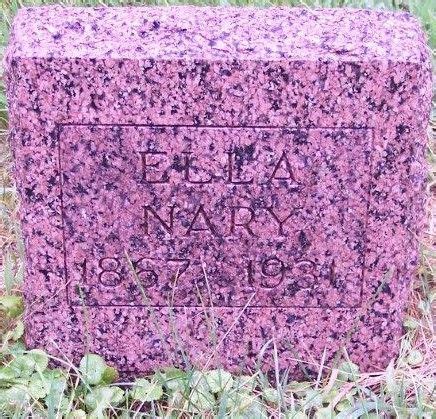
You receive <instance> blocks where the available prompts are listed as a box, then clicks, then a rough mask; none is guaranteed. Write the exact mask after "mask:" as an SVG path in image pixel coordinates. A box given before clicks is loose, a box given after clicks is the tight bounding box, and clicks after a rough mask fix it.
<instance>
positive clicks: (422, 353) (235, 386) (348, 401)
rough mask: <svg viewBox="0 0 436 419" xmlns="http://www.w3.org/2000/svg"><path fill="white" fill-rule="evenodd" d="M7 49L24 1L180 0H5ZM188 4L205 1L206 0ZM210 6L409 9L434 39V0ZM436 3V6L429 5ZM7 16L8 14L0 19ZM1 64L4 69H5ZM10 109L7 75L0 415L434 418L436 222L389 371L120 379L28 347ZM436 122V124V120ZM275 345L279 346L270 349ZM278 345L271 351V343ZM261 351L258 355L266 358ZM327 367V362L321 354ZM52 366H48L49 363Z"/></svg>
mask: <svg viewBox="0 0 436 419" xmlns="http://www.w3.org/2000/svg"><path fill="white" fill-rule="evenodd" d="M0 1H1V2H2V3H1V5H0V10H1V12H2V13H1V14H0V19H1V20H0V54H1V52H2V50H3V48H4V45H5V43H6V39H7V33H8V29H9V26H10V23H11V20H12V17H13V15H14V14H15V12H16V10H17V9H18V8H19V7H21V6H22V5H29V4H36V5H40V4H49V3H62V4H69V5H102V4H103V3H105V4H108V5H118V4H122V5H126V4H174V3H182V2H178V1H177V2H173V1H172V0H170V1H156V2H153V1H151V2H140V1H123V0H105V1H104V2H103V1H102V0H66V1H63V2H56V1H44V0H31V1H25V0H0ZM189 3H194V4H205V2H204V1H192V2H189ZM208 4H217V5H218V4H221V5H228V4H233V5H245V4H252V5H257V6H268V5H272V4H280V5H301V4H303V5H307V6H329V7H330V6H359V7H386V8H403V9H404V8H407V9H409V10H410V11H412V12H413V13H415V14H416V15H417V16H418V17H419V18H420V19H421V20H422V22H423V25H424V26H425V28H426V30H427V31H428V34H429V43H430V45H431V46H432V47H433V48H434V47H435V46H436V30H435V25H436V23H435V9H434V0H416V1H409V2H406V1H395V0H393V1H377V0H373V1H371V0H367V1H364V0H362V1H359V0H356V1H347V0H342V1H341V0H330V1H327V0H326V1H309V0H307V1H305V2H304V1H292V0H289V1H280V0H278V1H272V2H270V1H265V0H259V1H256V0H254V1H250V0H249V1H246V0H235V1H226V0H222V1H215V0H211V1H209V2H208ZM432 5H433V8H432ZM2 16H3V19H2V18H1V17H2ZM1 71H2V70H1V67H0V77H1ZM6 128H7V114H6V99H5V94H4V87H3V85H2V84H1V83H0V246H1V249H2V251H1V253H0V266H2V275H3V284H4V290H3V292H2V295H1V296H0V330H1V349H0V415H1V416H2V417H16V418H21V417H23V418H24V417H30V416H31V417H48V418H54V417H68V418H85V417H91V418H102V417H114V416H117V417H157V416H159V417H168V418H173V417H174V418H175V417H194V416H196V417H215V416H217V417H225V416H226V417H227V416H230V417H235V418H236V417H237V418H242V417H244V418H262V417H268V416H271V417H283V418H305V417H317V418H331V417H339V418H350V417H351V418H357V417H367V418H370V417H395V416H396V417H416V418H430V417H434V415H435V414H436V405H435V377H436V362H435V358H436V357H435V352H436V351H435V347H434V328H433V318H432V303H433V302H434V300H435V296H436V295H435V290H434V279H435V269H436V263H435V262H436V252H435V250H434V247H433V245H434V234H435V231H434V226H432V222H430V223H429V231H428V232H427V235H426V237H425V238H424V241H423V242H422V258H421V265H420V268H419V275H418V279H417V281H416V283H415V284H414V288H413V291H412V295H411V298H410V304H409V309H408V312H407V316H406V317H405V321H404V327H405V333H404V336H403V338H402V341H401V351H400V355H399V357H398V359H397V360H396V361H395V362H391V364H390V365H389V367H388V368H387V369H386V370H385V371H379V372H375V373H361V372H359V371H358V368H357V366H355V365H354V364H352V363H351V362H349V360H348V359H347V354H346V353H343V354H342V358H341V360H340V361H339V362H338V364H337V365H335V366H334V367H333V368H332V369H331V370H328V373H327V375H321V374H320V375H319V377H318V378H317V379H316V380H313V381H307V382H293V381H289V380H288V379H287V377H286V376H281V375H280V374H279V373H277V374H276V375H275V376H274V377H273V380H269V379H268V378H267V377H265V376H264V375H263V374H262V373H261V372H260V371H256V372H254V373H253V374H252V375H250V376H232V375H231V374H229V373H228V372H226V371H222V370H212V371H198V370H193V369H190V368H188V369H187V370H185V371H181V370H177V369H167V370H164V371H156V372H155V374H153V375H151V376H149V377H143V378H139V379H137V380H136V381H135V382H132V383H123V382H120V381H119V378H118V377H117V373H116V371H114V370H113V369H112V368H110V367H108V366H107V365H106V363H105V361H104V360H103V359H101V358H100V357H98V356H96V355H92V354H90V355H87V356H86V357H85V358H84V359H82V362H81V363H80V365H79V366H75V365H73V364H72V363H71V362H70V361H69V360H68V359H54V361H56V362H57V364H58V365H59V368H53V367H49V366H48V365H49V362H48V361H49V359H50V357H49V356H48V355H47V354H46V353H44V352H43V351H40V350H32V351H28V350H26V348H25V347H24V345H23V343H22V335H23V331H24V326H23V323H22V320H21V316H22V314H21V313H22V299H21V296H20V284H21V283H22V276H23V246H22V241H21V235H20V230H19V224H18V221H17V214H16V211H17V197H16V193H15V188H14V185H13V181H12V179H11V175H10V162H11V157H10V152H9V148H8V145H7V142H6ZM433 128H434V129H435V128H436V126H435V125H433ZM432 150H433V149H429V152H428V156H429V162H430V165H431V171H430V176H429V183H428V189H429V193H430V194H431V193H434V192H435V190H436V176H435V175H436V155H435V154H434V152H433V151H432ZM273 349H274V348H273ZM273 352H274V350H273ZM261 355H262V354H259V362H261ZM319 363H320V365H319V368H320V370H321V368H322V360H319ZM50 365H51V364H50Z"/></svg>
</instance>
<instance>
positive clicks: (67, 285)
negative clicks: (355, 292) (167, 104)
mask: <svg viewBox="0 0 436 419" xmlns="http://www.w3.org/2000/svg"><path fill="white" fill-rule="evenodd" d="M64 126H65V127H68V126H73V127H80V126H84V127H93V126H96V127H135V128H136V127H144V128H178V127H180V128H191V129H199V128H203V129H208V128H212V129H213V128H223V129H236V128H239V129H244V128H247V129H253V128H257V129H272V130H273V129H289V130H307V131H309V130H332V131H335V130H365V131H367V132H368V141H369V143H370V149H371V150H372V149H373V141H374V129H373V128H372V127H342V126H338V127H318V126H317V127H302V126H298V127H292V126H270V125H250V126H232V125H183V124H180V125H173V124H169V125H162V124H160V125H150V124H79V123H77V124H76V123H71V124H56V136H57V142H58V168H59V173H60V176H59V187H60V202H61V219H62V235H63V243H62V247H63V250H62V251H63V262H64V269H65V288H66V296H67V303H68V304H69V305H70V306H71V307H77V306H81V305H83V306H87V307H92V308H94V307H113V308H117V307H119V308H123V307H124V308H135V307H138V308H144V307H148V306H150V307H156V308H159V307H168V305H162V304H149V305H148V304H86V303H83V304H79V303H76V304H75V303H73V302H72V300H71V297H70V292H71V291H70V283H69V280H68V265H67V252H66V241H65V223H64V218H65V208H64V198H63V195H64V192H63V169H62V151H61V136H60V128H61V127H64ZM372 169H373V168H372V153H371V154H370V156H369V173H368V184H367V185H366V189H367V190H366V195H367V201H366V209H365V216H364V240H363V242H364V256H363V262H362V271H361V275H360V278H359V279H360V281H361V285H360V299H359V303H358V304H355V305H350V306H341V305H339V306H332V307H324V306H318V305H317V306H306V305H305V306H301V305H296V304H295V305H280V306H273V305H249V306H248V307H249V308H298V307H303V308H311V309H327V308H328V309H335V308H340V309H346V310H347V309H356V308H359V307H361V306H362V292H363V288H364V282H365V265H366V258H365V253H366V246H367V236H366V233H367V225H368V215H369V205H370V188H371V184H372V183H373V171H372ZM185 306H186V307H189V308H200V307H201V308H204V307H203V306H197V305H185V304H183V305H177V304H174V305H172V307H174V308H177V307H185ZM216 307H217V308H241V307H244V305H219V306H216Z"/></svg>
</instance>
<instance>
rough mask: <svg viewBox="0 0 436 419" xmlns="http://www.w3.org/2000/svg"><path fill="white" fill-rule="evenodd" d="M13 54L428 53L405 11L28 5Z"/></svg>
mask: <svg viewBox="0 0 436 419" xmlns="http://www.w3.org/2000/svg"><path fill="white" fill-rule="evenodd" d="M9 48H10V49H9V54H10V55H11V56H13V57H54V58H97V59H101V58H123V59H148V58H154V59H163V60H174V59H206V60H221V59H229V58H230V59H232V58H238V59H240V60H241V59H242V60H262V59H267V60H281V59H286V60H299V59H303V60H305V61H307V60H317V59H319V58H323V59H331V60H343V61H361V60H389V61H396V62H412V63H420V62H422V61H424V60H425V59H426V57H427V55H428V49H427V47H426V44H425V35H424V34H423V32H422V30H421V27H420V24H419V23H418V21H417V20H416V19H415V18H414V17H412V16H411V15H409V14H407V13H402V12H397V13H392V12H386V11H375V10H359V9H317V10H310V9H306V8H267V9H260V8H234V7H216V8H211V7H203V8H198V7H192V6H176V7H134V8H133V7H125V8H102V7H101V8H79V7H75V8H72V7H62V6H49V7H30V8H22V9H20V11H19V12H18V15H17V17H16V19H15V21H14V26H13V35H12V39H11V42H10V47H9Z"/></svg>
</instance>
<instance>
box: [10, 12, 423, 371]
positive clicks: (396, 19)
mask: <svg viewBox="0 0 436 419" xmlns="http://www.w3.org/2000/svg"><path fill="white" fill-rule="evenodd" d="M6 65H7V77H8V99H9V112H10V124H11V130H10V139H11V144H12V146H13V152H14V157H15V177H16V181H17V186H18V190H19V193H20V196H21V223H22V230H23V234H24V240H25V248H26V282H25V297H26V302H27V314H26V341H27V343H28V345H29V346H30V347H44V348H46V349H47V350H48V351H49V352H50V353H52V354H56V355H62V356H68V357H72V358H73V359H75V360H77V359H78V358H79V357H80V356H81V355H82V354H83V353H84V352H85V351H91V352H95V353H99V354H101V355H103V356H104V357H105V358H106V359H107V360H108V361H109V362H110V363H112V364H114V365H116V366H118V368H119V369H120V370H121V371H122V372H123V373H126V374H127V373H129V374H131V373H134V374H136V373H141V372H146V371H150V370H152V369H155V368H158V367H163V366H167V365H183V364H186V363H187V362H191V363H193V364H194V365H198V366H206V367H212V366H214V365H221V366H223V367H225V368H228V369H230V370H233V371H235V370H244V369H245V370H246V369H248V368H252V367H253V365H254V363H255V361H256V359H257V356H258V354H259V353H260V352H261V350H262V348H263V347H264V346H265V345H266V346H265V348H267V349H266V350H265V354H264V357H265V360H264V361H263V364H264V366H265V368H266V369H267V368H268V366H269V365H273V363H274V360H273V359H272V357H271V356H270V354H271V352H272V348H274V346H275V348H276V349H277V352H278V358H279V365H280V368H290V370H291V373H292V374H293V375H294V376H296V377H297V376H299V375H300V374H301V371H302V370H303V369H304V370H306V371H308V372H309V373H310V372H311V371H318V365H319V363H320V362H321V359H322V357H323V354H324V351H325V354H324V356H325V358H324V359H325V362H326V363H328V362H331V361H332V359H333V358H334V357H335V354H336V353H337V352H338V351H341V350H343V349H341V348H345V349H346V351H347V353H348V355H349V357H350V358H351V359H352V360H353V361H355V362H357V363H358V364H359V365H360V366H361V368H362V369H364V370H374V369H378V368H382V367H384V366H386V365H387V363H388V362H389V360H390V359H391V358H392V357H394V356H395V354H396V353H397V350H398V346H399V342H398V341H399V338H400V336H401V334H402V315H403V311H404V308H405V303H406V301H407V297H408V292H409V289H410V285H411V281H412V280H413V278H414V277H415V274H416V270H417V263H418V258H419V253H418V238H419V233H420V230H421V228H422V223H423V213H424V211H423V209H424V198H425V195H424V184H425V179H426V167H425V157H424V152H425V145H426V126H427V120H428V116H429V109H430V95H431V68H430V67H431V64H430V54H429V51H428V49H427V47H426V43H425V36H424V34H423V33H422V31H421V29H420V25H419V23H418V22H417V20H416V19H415V18H413V17H411V16H410V15H408V14H406V13H395V14H394V13H388V12H384V11H367V10H350V9H347V10H341V9H337V10H314V11H313V10H309V9H289V8H271V9H254V8H195V7H168V8H160V7H157V8H122V9H121V8H88V9H84V8H64V7H41V8H25V9H21V10H20V11H19V13H18V15H17V17H16V19H15V22H14V25H13V31H12V35H11V39H10V43H9V47H8V50H7V57H6ZM187 360H189V361H187ZM299 360H301V362H300V361H299Z"/></svg>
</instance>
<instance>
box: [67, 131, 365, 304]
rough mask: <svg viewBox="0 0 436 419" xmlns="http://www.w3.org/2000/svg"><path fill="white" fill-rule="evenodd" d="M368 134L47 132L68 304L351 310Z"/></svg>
mask: <svg viewBox="0 0 436 419" xmlns="http://www.w3.org/2000/svg"><path fill="white" fill-rule="evenodd" d="M370 140H371V132H370V130H366V129H331V128H311V129H301V128H300V129H289V128H218V127H147V126H117V125H114V126H98V125H97V126H81V125H77V126H63V127H60V129H59V144H60V166H61V170H62V173H63V176H62V194H63V222H64V236H65V259H66V260H65V263H66V267H67V278H66V280H67V286H68V289H69V298H70V303H71V304H78V305H81V304H87V305H91V306H93V305H106V306H118V305H133V306H142V305H155V306H168V305H174V306H186V307H189V306H202V305H213V306H230V307H239V306H241V307H242V306H244V305H245V304H246V302H247V301H248V300H247V299H248V298H249V297H250V296H253V297H250V298H252V300H250V301H251V304H250V305H251V306H253V307H271V306H275V307H294V306H304V307H341V306H344V307H355V306H356V305H359V304H360V293H361V287H362V282H363V265H364V251H365V219H366V210H367V193H368V185H369V179H370V175H369V161H367V160H368V159H369V156H370V147H371V141H370ZM79 156H80V157H79ZM77 157H79V158H77ZM357 163H358V164H359V165H361V167H368V171H367V172H365V173H359V175H358V176H357V174H356V173H355V171H354V170H353V169H354V166H355V165H356V164H357Z"/></svg>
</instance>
